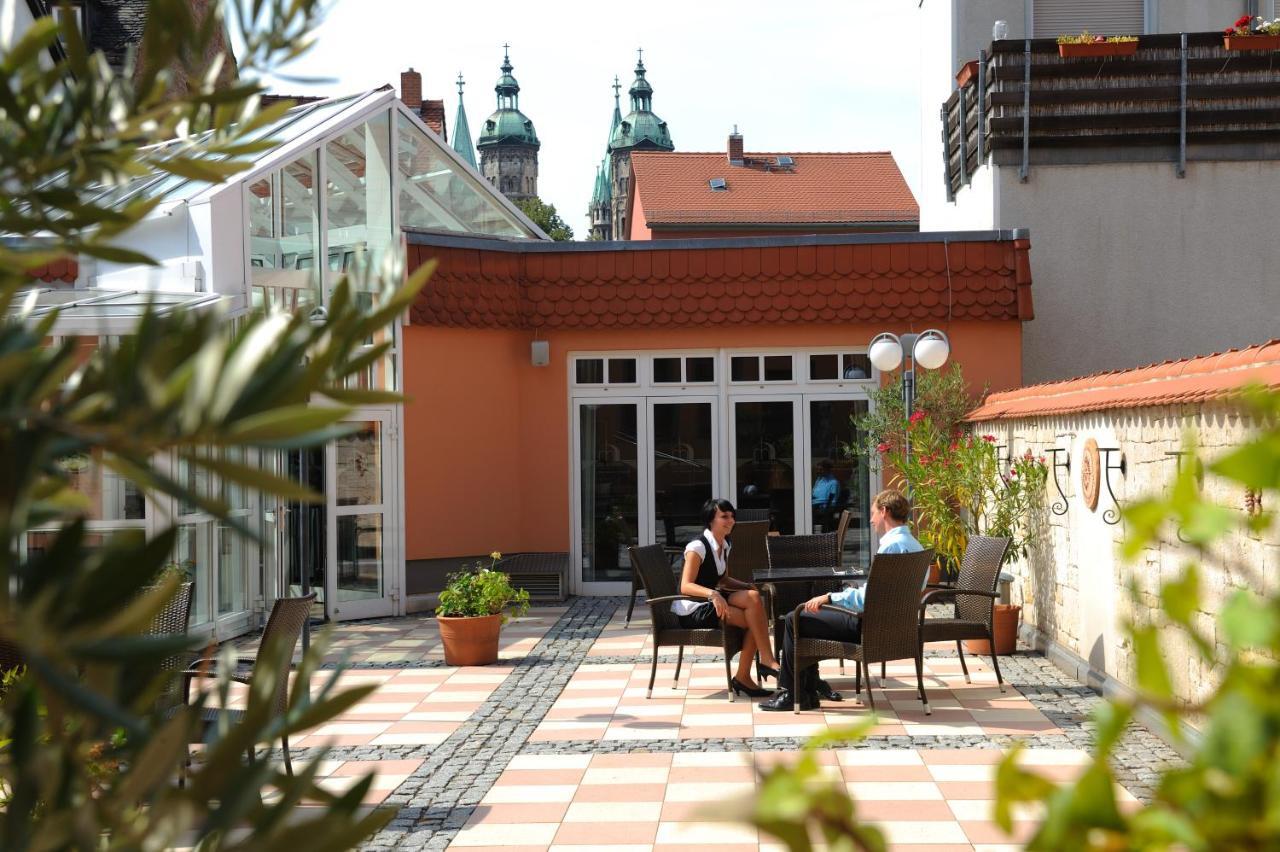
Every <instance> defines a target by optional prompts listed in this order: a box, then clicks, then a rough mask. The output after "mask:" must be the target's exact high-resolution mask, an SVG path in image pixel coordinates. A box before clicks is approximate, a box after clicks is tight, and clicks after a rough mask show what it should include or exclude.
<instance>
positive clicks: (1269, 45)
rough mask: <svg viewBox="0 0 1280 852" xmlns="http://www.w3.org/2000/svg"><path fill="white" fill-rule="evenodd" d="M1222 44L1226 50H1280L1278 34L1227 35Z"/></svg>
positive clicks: (1279, 36)
mask: <svg viewBox="0 0 1280 852" xmlns="http://www.w3.org/2000/svg"><path fill="white" fill-rule="evenodd" d="M1222 44H1223V46H1224V47H1226V49H1227V50H1280V35H1247V36H1242V35H1229V36H1223V37H1222Z"/></svg>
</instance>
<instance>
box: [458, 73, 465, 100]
mask: <svg viewBox="0 0 1280 852" xmlns="http://www.w3.org/2000/svg"><path fill="white" fill-rule="evenodd" d="M465 85H466V83H464V82H463V80H462V72H461V71H459V72H458V99H459V100H461V99H462V87H463V86H465Z"/></svg>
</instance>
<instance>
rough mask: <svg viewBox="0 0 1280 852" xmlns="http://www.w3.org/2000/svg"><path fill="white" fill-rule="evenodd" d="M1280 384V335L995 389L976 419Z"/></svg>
mask: <svg viewBox="0 0 1280 852" xmlns="http://www.w3.org/2000/svg"><path fill="white" fill-rule="evenodd" d="M1253 384H1260V385H1264V386H1266V387H1270V388H1280V339H1275V340H1270V341H1268V342H1266V343H1261V344H1258V345H1256V346H1250V347H1248V348H1245V349H1230V350H1228V351H1226V352H1219V353H1216V354H1213V355H1202V356H1199V357H1196V358H1184V359H1182V360H1180V361H1165V362H1164V363H1162V364H1152V365H1150V366H1146V367H1138V368H1136V369H1132V370H1117V371H1113V372H1109V373H1097V374H1095V375H1092V376H1084V377H1081V378H1077V379H1067V380H1065V381H1060V382H1049V383H1046V384H1040V385H1030V386H1028V387H1025V388H1019V389H1018V390H1011V391H1004V392H1003V393H994V394H992V395H991V396H989V397H987V399H986V400H985V401H984V402H983V404H982V405H980V406H979V407H978V408H976V409H974V410H973V411H972V412H970V413H969V415H968V418H967V419H968V420H970V421H974V422H977V421H986V420H1008V419H1015V418H1019V417H1041V416H1047V415H1058V414H1078V413H1083V412H1088V411H1106V410H1110V409H1117V408H1144V407H1148V406H1155V405H1186V404H1190V403H1200V402H1207V401H1211V400H1219V399H1226V398H1230V397H1232V396H1235V395H1237V394H1239V393H1240V391H1241V390H1243V389H1244V388H1245V387H1247V386H1249V385H1253Z"/></svg>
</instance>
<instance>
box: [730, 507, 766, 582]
mask: <svg viewBox="0 0 1280 852" xmlns="http://www.w3.org/2000/svg"><path fill="white" fill-rule="evenodd" d="M775 538H776V536H775ZM768 539H769V522H768V521H742V522H741V523H737V524H734V526H733V547H732V548H731V549H730V550H729V564H728V565H726V566H725V568H726V569H727V570H728V573H729V576H730V577H732V578H733V579H735V580H741V581H743V582H744V583H750V582H753V580H754V578H755V573H756V571H757V570H759V569H764V568H767V567H768V565H769V548H768Z"/></svg>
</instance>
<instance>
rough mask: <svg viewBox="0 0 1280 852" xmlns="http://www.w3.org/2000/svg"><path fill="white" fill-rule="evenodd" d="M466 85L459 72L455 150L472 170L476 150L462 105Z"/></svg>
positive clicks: (454, 130)
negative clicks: (463, 90)
mask: <svg viewBox="0 0 1280 852" xmlns="http://www.w3.org/2000/svg"><path fill="white" fill-rule="evenodd" d="M465 85H466V83H465V81H463V79H462V72H461V71H459V72H458V117H457V118H455V119H454V120H453V150H454V151H456V152H457V153H458V156H460V157H462V159H464V160H466V161H467V164H468V165H470V166H471V168H473V169H474V168H477V166H476V149H475V146H474V145H472V144H471V126H470V125H469V124H467V109H466V107H464V106H463V105H462V87H463V86H465Z"/></svg>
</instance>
